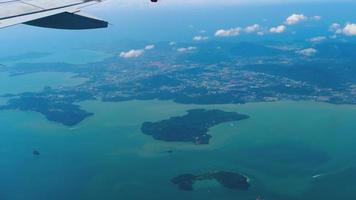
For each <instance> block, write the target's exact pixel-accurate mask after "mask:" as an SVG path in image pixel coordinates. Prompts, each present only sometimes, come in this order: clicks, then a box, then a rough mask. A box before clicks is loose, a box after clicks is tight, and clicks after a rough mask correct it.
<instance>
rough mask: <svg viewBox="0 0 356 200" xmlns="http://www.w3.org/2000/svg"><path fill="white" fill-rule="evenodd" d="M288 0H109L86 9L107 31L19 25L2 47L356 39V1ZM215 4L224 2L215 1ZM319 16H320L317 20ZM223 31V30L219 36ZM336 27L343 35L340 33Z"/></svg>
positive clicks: (3, 35) (3, 36)
mask: <svg viewBox="0 0 356 200" xmlns="http://www.w3.org/2000/svg"><path fill="white" fill-rule="evenodd" d="M286 1H288V0H284V1H283V3H278V2H276V1H267V0H262V1H258V0H255V1H252V2H253V3H252V2H250V1H249V2H250V3H241V1H240V2H239V4H238V5H231V4H237V3H236V1H235V0H233V1H232V0H216V1H212V0H204V1H203V0H162V2H161V3H159V4H156V5H154V4H151V3H150V2H149V0H136V1H135V0H108V1H107V2H103V3H102V4H98V5H96V6H93V7H90V8H86V9H85V11H86V12H88V13H90V14H92V15H95V16H97V17H99V18H103V19H105V20H108V21H109V22H110V23H111V24H112V25H111V26H110V27H109V28H108V29H103V30H86V31H64V30H52V29H43V28H36V27H29V26H25V25H19V26H14V27H11V28H8V29H4V30H2V31H1V32H0V44H1V46H2V47H3V48H1V49H0V53H6V54H14V53H13V52H20V51H27V50H26V49H31V50H37V51H48V49H49V50H52V49H53V50H55V49H58V48H59V47H63V49H66V48H68V47H73V48H80V47H82V46H91V45H92V44H95V43H100V42H104V41H105V42H114V41H117V40H123V39H133V40H140V41H151V42H154V41H177V42H202V40H228V41H234V40H236V41H258V40H276V41H285V40H288V41H294V40H303V41H305V40H308V39H310V38H316V37H319V38H317V39H322V38H321V37H323V38H327V39H328V40H331V38H330V37H333V36H334V35H336V36H337V39H347V40H356V35H355V36H352V37H351V36H347V35H345V33H351V32H352V30H353V26H349V27H348V29H346V30H345V32H344V29H345V27H346V25H347V24H355V23H356V13H355V12H354V11H355V10H356V1H353V2H354V3H340V1H335V0H334V1H330V2H326V1H325V0H323V2H322V3H318V2H315V1H308V2H307V3H305V2H306V1H304V3H300V0H299V1H298V2H299V3H298V2H297V3H296V2H295V1H292V0H290V1H288V3H287V2H286ZM183 2H184V3H183ZM187 2H190V3H187ZM215 2H218V3H219V4H220V5H219V6H216V5H214V4H216V3H215ZM192 5H194V6H192ZM128 8H130V9H128ZM293 14H297V15H299V17H297V18H300V21H298V23H295V24H288V23H286V20H287V18H288V17H289V16H292V15H293ZM300 15H303V16H304V17H300ZM316 16H320V17H321V18H320V19H317V18H315V17H316ZM333 23H338V24H339V27H336V28H335V30H332V31H330V30H329V28H330V26H331V25H332V24H333ZM255 25H258V27H257V26H255ZM280 26H285V27H284V28H283V27H282V28H281V27H280ZM355 26H356V25H355ZM256 27H257V29H256ZM272 28H274V29H272ZM219 30H220V32H219V33H220V34H217V32H218V31H219ZM248 30H250V31H248ZM255 30H258V31H255ZM336 31H339V33H338V34H335V33H336ZM278 32H280V33H278ZM24 33H25V34H24ZM199 36H200V37H199ZM220 36H225V37H220ZM195 37H197V38H196V39H197V40H196V41H194V38H195ZM198 40H200V41H198ZM16 44H18V45H16ZM27 47H28V48H27ZM44 49H45V50H44ZM2 51H4V52H2ZM11 52H12V53H11Z"/></svg>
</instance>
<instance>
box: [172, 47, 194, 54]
mask: <svg viewBox="0 0 356 200" xmlns="http://www.w3.org/2000/svg"><path fill="white" fill-rule="evenodd" d="M195 50H197V48H196V47H182V48H179V49H177V51H178V52H181V53H185V52H191V51H195Z"/></svg>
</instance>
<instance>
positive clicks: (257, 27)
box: [244, 24, 261, 33]
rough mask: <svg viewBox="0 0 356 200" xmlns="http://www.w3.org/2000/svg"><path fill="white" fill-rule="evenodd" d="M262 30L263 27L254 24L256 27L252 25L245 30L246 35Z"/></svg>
mask: <svg viewBox="0 0 356 200" xmlns="http://www.w3.org/2000/svg"><path fill="white" fill-rule="evenodd" d="M260 29H261V26H260V25H259V24H254V25H251V26H247V27H246V28H244V31H245V32H246V33H254V32H257V31H259V30H260Z"/></svg>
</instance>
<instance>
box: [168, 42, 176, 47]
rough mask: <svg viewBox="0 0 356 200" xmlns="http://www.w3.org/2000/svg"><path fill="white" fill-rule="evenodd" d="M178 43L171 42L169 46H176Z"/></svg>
mask: <svg viewBox="0 0 356 200" xmlns="http://www.w3.org/2000/svg"><path fill="white" fill-rule="evenodd" d="M176 44H177V43H176V42H170V43H169V46H175V45H176Z"/></svg>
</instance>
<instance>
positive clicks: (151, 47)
mask: <svg viewBox="0 0 356 200" xmlns="http://www.w3.org/2000/svg"><path fill="white" fill-rule="evenodd" d="M154 48H155V45H152V44H151V45H147V46H146V47H145V50H152V49H154Z"/></svg>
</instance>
